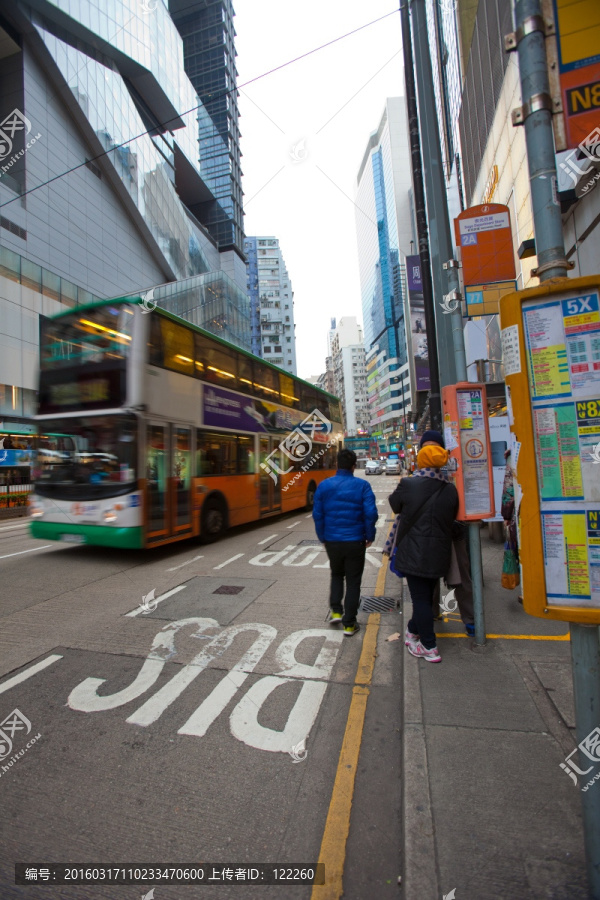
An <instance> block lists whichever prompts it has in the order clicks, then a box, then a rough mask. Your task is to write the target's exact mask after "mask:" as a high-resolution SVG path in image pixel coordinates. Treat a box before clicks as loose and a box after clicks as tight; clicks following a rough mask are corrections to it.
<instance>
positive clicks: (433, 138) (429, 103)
mask: <svg viewBox="0 0 600 900" xmlns="http://www.w3.org/2000/svg"><path fill="white" fill-rule="evenodd" d="M410 14H411V19H412V25H413V27H412V33H413V38H414V59H415V77H416V88H417V95H418V101H419V128H420V139H421V148H422V153H423V159H425V160H427V164H426V167H425V172H424V178H425V189H426V200H427V207H426V208H427V221H428V226H429V235H430V236H429V251H430V256H431V261H432V282H433V286H432V290H433V298H434V309H435V313H436V328H437V337H438V359H439V368H440V384H441V385H442V387H443V386H444V385H447V384H456V382H457V381H460V380H461V379H460V377H459V376H458V372H457V370H456V368H455V356H454V353H453V348H452V332H451V323H450V321H449V320H450V318H451V317H450V316H448V315H444V313H443V312H442V307H441V304H442V301H443V297H444V294H445V290H446V278H445V275H444V269H443V263H445V262H446V260H447V259H451V258H452V256H453V255H454V244H453V240H452V230H451V227H450V217H449V215H448V200H447V196H446V176H445V172H444V160H443V143H442V140H441V136H440V128H439V123H438V114H437V108H436V103H435V92H434V87H433V72H432V67H431V52H430V48H429V38H428V32H429V30H428V26H427V10H426V3H425V0H411V4H410ZM432 14H433V16H434V17H437V15H438V13H437V3H433V4H432ZM447 289H448V290H452V288H451V287H450V284H448V286H447Z"/></svg>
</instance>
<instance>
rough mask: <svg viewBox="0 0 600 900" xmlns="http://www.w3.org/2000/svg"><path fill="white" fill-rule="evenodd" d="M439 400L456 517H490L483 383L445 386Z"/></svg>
mask: <svg viewBox="0 0 600 900" xmlns="http://www.w3.org/2000/svg"><path fill="white" fill-rule="evenodd" d="M442 403H443V407H444V441H445V444H446V449H447V450H448V451H449V453H450V462H449V465H448V469H449V471H450V474H451V476H452V478H453V480H454V484H455V485H456V489H457V491H458V513H457V519H459V520H460V521H461V522H476V521H478V520H480V519H489V518H490V517H491V516H493V515H494V513H495V506H494V475H493V469H492V453H491V445H490V431H489V425H488V409H487V398H486V392H485V385H484V384H474V383H472V382H470V381H462V382H459V383H458V384H449V385H446V386H445V387H444V388H442Z"/></svg>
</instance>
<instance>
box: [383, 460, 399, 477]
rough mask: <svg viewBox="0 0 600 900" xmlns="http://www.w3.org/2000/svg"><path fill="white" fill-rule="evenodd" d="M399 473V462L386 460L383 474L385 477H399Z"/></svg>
mask: <svg viewBox="0 0 600 900" xmlns="http://www.w3.org/2000/svg"><path fill="white" fill-rule="evenodd" d="M400 472H401V466H400V460H399V459H388V460H386V463H385V474H386V475H399V474H400Z"/></svg>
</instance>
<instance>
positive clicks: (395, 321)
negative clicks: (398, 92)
mask: <svg viewBox="0 0 600 900" xmlns="http://www.w3.org/2000/svg"><path fill="white" fill-rule="evenodd" d="M410 189H411V180H410V165H409V157H408V139H407V133H406V111H405V105H404V100H403V98H401V97H395V98H389V99H388V100H387V101H386V106H385V110H384V113H383V116H382V118H381V121H380V123H379V127H378V129H377V131H376V132H375V133H374V134H372V135H371V137H370V139H369V141H368V144H367V147H366V150H365V153H364V156H363V159H362V163H361V166H360V169H359V172H358V177H357V190H356V213H355V216H356V232H357V242H358V261H359V272H360V282H361V296H362V307H363V326H364V342H365V365H366V369H367V394H368V403H369V410H370V415H369V418H370V428H371V432H372V435H373V436H374V437H375V438H376V439H377V440H379V441H380V445H381V447H382V449H392V447H391V444H392V443H393V440H394V438H395V439H396V440H397V439H398V432H399V430H400V428H402V430H403V425H404V421H405V420H406V421H408V420H409V417H410V415H411V413H412V410H413V403H414V401H415V400H416V390H415V378H414V360H413V358H412V354H411V353H409V343H410V330H411V329H410V312H409V306H408V296H407V289H406V266H405V257H406V256H408V255H409V254H410V252H411V240H413V228H412V215H411V209H410V200H409V197H410Z"/></svg>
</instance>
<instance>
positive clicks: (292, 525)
mask: <svg viewBox="0 0 600 900" xmlns="http://www.w3.org/2000/svg"><path fill="white" fill-rule="evenodd" d="M299 524H300V519H298V521H297V522H292V524H291V525H288V528H295V527H296V525H299Z"/></svg>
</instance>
